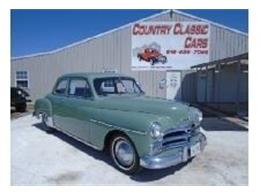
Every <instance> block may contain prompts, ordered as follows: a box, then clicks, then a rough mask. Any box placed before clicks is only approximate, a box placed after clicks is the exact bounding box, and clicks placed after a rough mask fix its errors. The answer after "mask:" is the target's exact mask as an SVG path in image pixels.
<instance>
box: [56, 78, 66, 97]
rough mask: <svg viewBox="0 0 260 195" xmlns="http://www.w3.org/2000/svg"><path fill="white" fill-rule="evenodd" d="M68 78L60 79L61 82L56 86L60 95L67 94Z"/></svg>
mask: <svg viewBox="0 0 260 195" xmlns="http://www.w3.org/2000/svg"><path fill="white" fill-rule="evenodd" d="M67 83H68V80H67V79H64V80H61V81H59V83H58V84H57V85H56V88H55V90H54V92H55V93H56V94H59V95H65V94H66V88H67Z"/></svg>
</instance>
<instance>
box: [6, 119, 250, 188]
mask: <svg viewBox="0 0 260 195" xmlns="http://www.w3.org/2000/svg"><path fill="white" fill-rule="evenodd" d="M202 126H203V127H204V129H205V130H206V131H205V134H206V136H207V138H208V145H207V147H206V149H205V151H204V152H203V153H201V154H200V155H199V156H197V157H196V158H194V159H193V160H192V161H189V162H188V163H185V164H182V165H179V166H176V167H171V168H167V169H162V170H147V169H144V170H142V171H141V172H140V173H138V174H136V175H133V176H127V175H124V174H122V173H121V172H119V171H117V170H116V169H115V168H114V167H113V166H112V162H111V160H110V158H109V156H108V155H107V154H105V153H103V152H99V151H96V150H94V149H92V148H89V147H87V146H85V145H83V144H81V143H79V142H78V141H75V140H74V139H72V138H70V137H68V136H66V135H64V134H63V133H60V132H55V133H54V134H47V133H46V132H44V130H43V129H42V126H41V125H40V124H39V121H38V120H37V119H35V118H33V117H32V116H31V115H27V116H23V117H21V118H18V119H14V120H12V121H11V139H12V140H11V141H12V142H11V143H12V145H11V146H12V147H11V156H12V159H11V184H12V185H248V132H247V130H246V129H245V128H244V127H241V126H239V125H237V124H233V123H231V122H228V121H226V120H220V119H217V118H205V119H204V122H203V125H202ZM220 126H223V127H224V128H226V129H223V128H222V129H221V128H220Z"/></svg>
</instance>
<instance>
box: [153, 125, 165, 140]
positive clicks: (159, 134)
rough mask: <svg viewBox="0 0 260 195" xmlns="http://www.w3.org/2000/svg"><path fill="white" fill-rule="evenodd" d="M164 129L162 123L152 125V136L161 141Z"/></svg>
mask: <svg viewBox="0 0 260 195" xmlns="http://www.w3.org/2000/svg"><path fill="white" fill-rule="evenodd" d="M161 130H162V128H161V125H160V123H158V122H153V123H152V125H151V126H150V135H151V137H152V138H153V139H160V138H162V136H163V134H162V131H161Z"/></svg>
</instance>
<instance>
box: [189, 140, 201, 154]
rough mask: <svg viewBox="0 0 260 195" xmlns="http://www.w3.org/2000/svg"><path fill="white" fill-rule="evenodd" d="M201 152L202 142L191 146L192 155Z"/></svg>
mask: <svg viewBox="0 0 260 195" xmlns="http://www.w3.org/2000/svg"><path fill="white" fill-rule="evenodd" d="M199 153H200V143H199V142H198V143H196V144H194V145H192V146H191V147H190V156H191V157H193V156H196V155H197V154H199Z"/></svg>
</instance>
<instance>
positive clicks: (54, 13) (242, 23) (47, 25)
mask: <svg viewBox="0 0 260 195" xmlns="http://www.w3.org/2000/svg"><path fill="white" fill-rule="evenodd" d="M161 11H163V10H12V11H11V56H12V57H18V56H24V55H28V54H33V53H38V52H45V51H50V50H54V49H57V48H60V47H64V46H66V45H69V44H71V43H74V42H77V41H80V40H82V39H85V38H88V37H92V36H94V35H97V34H99V33H103V32H105V31H108V30H111V29H113V28H117V27H120V26H122V25H124V24H127V23H130V22H134V21H136V20H139V19H142V18H144V17H148V16H150V15H153V14H156V13H160V12H161ZM180 11H183V12H186V13H189V14H192V15H195V16H198V17H202V18H205V19H208V20H211V21H213V22H217V23H220V24H222V25H225V26H228V27H231V28H235V29H237V30H240V31H242V32H246V33H247V32H248V10H205V9H204V10H199V9H197V10H180Z"/></svg>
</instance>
